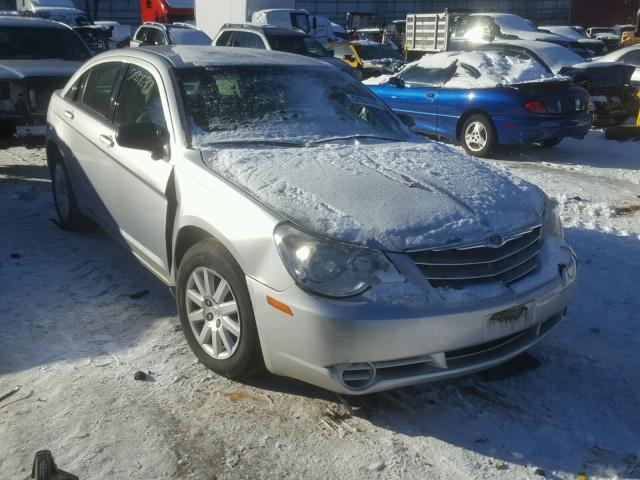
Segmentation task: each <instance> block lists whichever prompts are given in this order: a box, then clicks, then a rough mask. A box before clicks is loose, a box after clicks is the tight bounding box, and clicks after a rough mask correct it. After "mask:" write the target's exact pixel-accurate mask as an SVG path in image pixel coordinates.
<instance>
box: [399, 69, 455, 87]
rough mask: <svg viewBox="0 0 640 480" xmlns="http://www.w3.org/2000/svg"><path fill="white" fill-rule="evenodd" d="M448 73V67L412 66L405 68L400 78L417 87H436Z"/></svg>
mask: <svg viewBox="0 0 640 480" xmlns="http://www.w3.org/2000/svg"><path fill="white" fill-rule="evenodd" d="M448 73H449V69H448V68H447V69H444V68H421V67H417V66H414V67H411V68H408V69H407V70H405V71H404V72H403V73H402V75H401V76H400V78H402V80H404V81H405V82H407V83H410V84H413V85H416V86H419V87H437V86H440V85H441V84H442V82H443V81H444V80H445V77H446V76H447V74H448Z"/></svg>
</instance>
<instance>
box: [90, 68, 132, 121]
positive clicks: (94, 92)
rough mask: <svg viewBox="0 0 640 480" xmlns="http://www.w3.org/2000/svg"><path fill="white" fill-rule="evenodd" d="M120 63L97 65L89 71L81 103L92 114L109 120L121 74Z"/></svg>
mask: <svg viewBox="0 0 640 480" xmlns="http://www.w3.org/2000/svg"><path fill="white" fill-rule="evenodd" d="M121 68H122V64H121V63H120V62H108V63H101V64H100V65H96V66H95V67H93V68H92V69H91V70H89V71H88V72H87V73H86V74H85V75H86V76H87V79H86V83H85V85H84V89H83V92H82V99H81V100H80V103H81V104H82V105H83V106H84V107H86V108H87V109H88V110H90V111H91V112H93V113H95V114H97V115H99V116H100V117H103V118H105V119H107V118H108V117H109V110H110V108H111V96H112V94H113V88H114V87H115V84H116V81H117V80H118V76H119V74H120V71H121Z"/></svg>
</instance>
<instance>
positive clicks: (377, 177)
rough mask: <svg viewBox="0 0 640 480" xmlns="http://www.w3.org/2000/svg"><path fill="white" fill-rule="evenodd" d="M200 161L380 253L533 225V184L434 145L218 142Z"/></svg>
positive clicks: (323, 230)
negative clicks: (244, 144)
mask: <svg viewBox="0 0 640 480" xmlns="http://www.w3.org/2000/svg"><path fill="white" fill-rule="evenodd" d="M204 159H205V162H206V163H207V165H208V166H209V167H210V168H211V169H213V170H214V171H215V172H216V173H218V174H220V175H222V176H223V177H225V178H226V179H228V180H229V181H231V182H232V183H234V184H236V185H237V186H238V187H240V188H242V189H244V190H245V191H247V193H248V194H250V195H252V196H253V197H255V198H257V199H258V200H259V201H261V202H262V203H264V204H265V205H267V206H268V207H270V208H271V209H273V210H274V211H276V212H277V213H279V214H280V215H282V216H283V217H285V218H287V219H288V220H289V221H291V222H292V223H294V224H296V225H299V226H301V227H302V228H304V229H305V230H307V231H310V232H316V233H317V234H319V235H322V236H325V237H327V238H330V239H334V240H339V241H343V242H349V243H354V244H360V245H364V246H368V247H371V248H380V249H383V250H387V251H404V250H409V249H422V248H430V247H436V246H442V245H445V244H451V243H457V244H459V243H467V242H476V241H483V240H484V239H486V238H487V237H488V236H489V235H491V234H493V233H495V232H503V233H506V232H512V231H517V230H520V229H522V228H523V227H526V226H530V225H533V224H535V223H537V222H539V221H540V216H541V213H542V208H543V199H542V195H541V192H540V190H539V189H538V188H536V187H534V186H532V185H530V184H528V183H526V182H524V181H522V180H519V179H517V178H515V177H512V176H510V175H508V174H506V173H502V172H500V173H498V172H497V171H496V170H494V169H491V168H489V167H487V166H486V165H485V164H483V163H481V162H479V161H476V160H472V159H470V158H469V157H468V156H466V155H460V154H458V153H457V152H456V151H455V150H454V149H452V148H450V147H448V146H445V145H439V144H436V143H433V142H425V143H397V142H390V143H385V144H377V145H326V146H324V147H308V148H279V149H273V148H263V149H257V148H221V149H217V150H215V149H213V150H209V151H205V152H204Z"/></svg>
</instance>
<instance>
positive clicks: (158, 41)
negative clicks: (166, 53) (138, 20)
mask: <svg viewBox="0 0 640 480" xmlns="http://www.w3.org/2000/svg"><path fill="white" fill-rule="evenodd" d="M146 43H148V44H149V45H166V44H167V36H166V35H165V34H164V32H163V31H162V30H160V29H159V28H150V29H149V34H148V35H147V40H146Z"/></svg>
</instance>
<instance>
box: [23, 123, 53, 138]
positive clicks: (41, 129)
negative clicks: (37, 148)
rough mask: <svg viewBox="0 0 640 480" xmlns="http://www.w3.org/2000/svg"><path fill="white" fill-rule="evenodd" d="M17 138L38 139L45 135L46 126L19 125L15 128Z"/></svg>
mask: <svg viewBox="0 0 640 480" xmlns="http://www.w3.org/2000/svg"><path fill="white" fill-rule="evenodd" d="M16 133H17V134H18V136H19V137H40V136H44V135H46V134H47V126H46V125H21V126H19V127H16Z"/></svg>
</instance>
